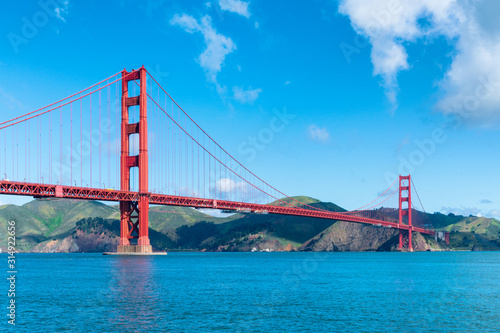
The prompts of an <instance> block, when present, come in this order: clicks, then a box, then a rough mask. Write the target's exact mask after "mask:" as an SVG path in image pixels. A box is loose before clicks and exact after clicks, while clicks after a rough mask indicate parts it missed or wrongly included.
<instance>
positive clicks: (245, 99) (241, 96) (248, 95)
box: [233, 87, 262, 104]
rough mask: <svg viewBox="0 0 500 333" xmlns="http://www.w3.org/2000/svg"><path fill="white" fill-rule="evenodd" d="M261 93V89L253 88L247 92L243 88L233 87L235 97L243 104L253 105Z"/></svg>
mask: <svg viewBox="0 0 500 333" xmlns="http://www.w3.org/2000/svg"><path fill="white" fill-rule="evenodd" d="M261 92H262V89H260V88H257V89H252V87H250V88H249V89H247V90H245V89H243V88H242V87H233V94H234V96H233V97H234V99H235V100H237V101H238V102H240V103H241V104H253V103H254V102H255V100H256V99H257V98H258V97H259V94H260V93H261Z"/></svg>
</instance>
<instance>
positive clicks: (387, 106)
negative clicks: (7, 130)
mask: <svg viewBox="0 0 500 333" xmlns="http://www.w3.org/2000/svg"><path fill="white" fill-rule="evenodd" d="M493 7H496V9H497V10H498V9H499V8H498V7H499V5H498V4H496V3H493V1H485V0H483V1H473V2H465V1H451V0H446V1H435V2H432V1H423V0H422V1H406V0H404V1H403V0H401V1H395V2H394V3H391V5H389V4H387V1H381V0H380V1H371V2H370V3H369V4H366V3H365V2H363V1H360V0H344V1H340V2H339V1H331V0H315V1H310V2H307V3H304V2H295V1H288V2H279V3H278V2H274V1H263V0H250V1H239V0H217V1H216V0H214V1H206V0H205V1H194V0H189V1H155V2H150V1H132V0H116V1H106V2H102V1H101V2H97V1H86V2H77V1H62V0H53V1H50V0H46V1H40V2H37V1H25V2H9V3H6V4H4V13H7V14H8V15H4V18H3V19H2V21H1V22H0V28H1V31H2V35H3V38H1V39H0V47H1V49H2V53H1V54H0V72H1V73H2V81H1V82H0V108H1V110H2V119H3V120H6V119H11V118H13V117H15V116H17V115H20V114H23V113H26V112H29V111H31V110H34V109H36V108H38V107H40V106H43V105H47V104H50V103H51V102H53V101H55V100H58V99H61V98H63V97H65V96H67V95H70V94H72V93H74V92H76V91H79V90H81V89H83V88H85V87H88V86H90V85H91V84H93V83H95V82H97V81H99V80H101V79H103V78H105V77H107V76H109V75H111V74H114V73H116V72H118V71H120V70H122V69H123V68H127V69H128V70H130V69H132V68H138V67H139V66H141V65H143V64H144V65H145V66H146V67H147V68H148V69H149V71H150V72H151V73H152V74H153V76H155V77H156V78H157V79H159V80H160V83H161V84H162V85H163V86H164V87H165V88H166V89H167V90H168V91H169V93H170V94H171V95H172V96H173V97H174V98H175V99H176V100H177V101H178V102H179V103H180V104H181V106H183V108H184V109H185V110H186V111H187V112H188V113H189V114H190V115H191V116H192V117H193V118H194V119H196V120H197V122H198V123H199V124H200V125H201V126H202V127H203V128H204V129H205V130H206V131H207V132H208V133H210V134H211V135H212V136H213V137H214V138H215V139H216V141H218V142H219V143H220V144H221V145H222V146H224V147H225V148H226V149H227V150H228V151H230V152H231V153H232V154H233V155H234V156H235V157H236V158H238V159H239V160H240V161H241V162H242V163H243V164H245V165H246V166H248V167H249V169H251V170H252V171H253V172H255V173H256V174H257V175H259V176H260V177H262V178H263V179H264V180H266V181H268V182H269V183H271V184H272V185H273V186H275V187H277V188H278V189H280V190H281V191H283V192H284V193H287V194H289V195H309V196H312V197H316V198H318V199H321V200H323V201H332V202H335V203H337V204H339V205H341V206H343V207H345V208H347V209H355V208H357V207H359V206H362V205H364V204H366V203H368V202H370V201H371V200H373V199H374V198H375V197H376V196H377V195H378V194H380V193H381V192H382V191H383V190H384V189H385V188H387V187H388V186H389V185H390V184H391V182H392V179H393V177H394V176H395V175H397V174H399V173H408V172H411V174H412V176H413V178H414V180H415V184H416V186H417V188H418V190H419V194H420V196H421V198H422V200H423V204H424V206H425V207H426V210H427V211H441V212H444V213H448V212H454V213H463V214H470V213H472V214H481V215H484V216H494V217H497V218H498V217H500V192H499V190H498V187H499V184H500V175H499V172H498V165H499V162H500V157H499V156H500V148H499V147H500V146H499V145H498V142H499V140H500V132H499V128H500V127H499V120H500V93H499V90H498V89H500V83H499V82H500V69H499V68H500V67H499V66H498V61H497V60H498V59H499V57H500V42H499V40H500V38H499V36H500V24H499V23H498V22H497V20H496V18H495V16H494V15H491V14H490V13H491V12H494V8H493ZM277 124H278V125H279V126H278V125H277ZM0 201H1V202H3V203H17V204H19V203H22V202H25V199H21V198H15V197H5V196H4V197H1V198H0Z"/></svg>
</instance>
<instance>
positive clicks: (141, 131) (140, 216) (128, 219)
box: [118, 66, 152, 253]
mask: <svg viewBox="0 0 500 333" xmlns="http://www.w3.org/2000/svg"><path fill="white" fill-rule="evenodd" d="M130 81H139V86H140V92H139V95H138V96H132V97H129V87H128V85H129V82H130ZM133 84H136V83H133ZM135 106H139V122H138V123H132V124H131V123H130V122H129V111H130V108H131V107H135ZM134 134H138V135H139V155H133V156H131V155H130V137H131V135H134ZM131 168H138V169H139V200H138V201H121V202H120V214H121V215H120V219H121V223H120V243H119V245H118V252H119V253H130V252H135V253H151V252H152V248H151V245H150V243H149V233H148V227H149V225H148V217H149V216H148V215H149V196H150V193H149V190H148V110H147V92H146V69H145V68H144V66H142V67H141V68H140V69H138V70H132V71H131V72H127V71H126V70H123V72H122V123H121V157H120V179H121V182H120V187H121V190H122V191H130V169H131Z"/></svg>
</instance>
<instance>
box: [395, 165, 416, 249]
mask: <svg viewBox="0 0 500 333" xmlns="http://www.w3.org/2000/svg"><path fill="white" fill-rule="evenodd" d="M411 212H412V211H411V176H410V175H408V176H399V224H400V225H401V224H403V217H404V216H405V215H406V216H408V251H410V252H411V251H413V245H412V230H413V226H412V223H411V215H412V214H411ZM398 248H399V249H400V250H401V249H403V230H402V229H399V246H398Z"/></svg>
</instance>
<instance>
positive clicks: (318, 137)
mask: <svg viewBox="0 0 500 333" xmlns="http://www.w3.org/2000/svg"><path fill="white" fill-rule="evenodd" d="M309 137H310V138H311V139H312V140H314V141H319V142H322V143H326V142H328V140H329V139H330V132H328V130H327V129H326V128H319V127H318V126H316V125H311V126H309Z"/></svg>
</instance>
